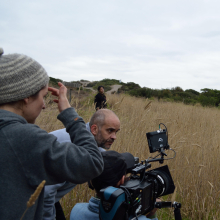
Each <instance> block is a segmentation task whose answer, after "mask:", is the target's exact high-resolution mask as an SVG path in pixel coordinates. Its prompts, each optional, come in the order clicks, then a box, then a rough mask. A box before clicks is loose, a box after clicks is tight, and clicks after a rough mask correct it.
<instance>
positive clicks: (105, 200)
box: [99, 130, 175, 220]
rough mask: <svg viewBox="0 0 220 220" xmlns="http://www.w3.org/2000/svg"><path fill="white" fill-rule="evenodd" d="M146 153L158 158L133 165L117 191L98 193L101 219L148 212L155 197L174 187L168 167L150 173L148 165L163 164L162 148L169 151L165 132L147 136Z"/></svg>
mask: <svg viewBox="0 0 220 220" xmlns="http://www.w3.org/2000/svg"><path fill="white" fill-rule="evenodd" d="M146 135H147V139H148V144H149V149H150V152H156V151H158V152H159V153H160V155H161V158H153V159H147V160H145V161H141V162H140V163H139V158H137V157H136V158H135V164H134V167H133V168H132V169H130V170H129V173H131V174H132V175H131V176H130V179H129V180H128V181H126V182H125V183H124V184H123V185H121V186H120V188H115V187H107V188H105V189H102V190H101V191H100V194H101V202H100V213H99V218H100V219H101V220H117V219H121V220H127V219H129V218H131V217H134V218H135V217H136V219H137V216H138V215H143V214H147V213H149V212H150V211H151V210H153V209H154V208H155V207H156V206H155V204H156V198H158V197H160V196H164V195H168V194H171V193H173V192H174V190H175V185H174V182H173V179H172V176H171V174H170V171H169V168H168V166H167V165H166V166H162V167H159V168H156V169H153V170H150V171H146V170H147V169H149V168H150V167H151V162H155V161H158V162H160V163H162V162H163V161H164V155H166V154H165V153H164V150H165V149H169V145H168V134H167V130H159V131H155V132H150V133H147V134H146Z"/></svg>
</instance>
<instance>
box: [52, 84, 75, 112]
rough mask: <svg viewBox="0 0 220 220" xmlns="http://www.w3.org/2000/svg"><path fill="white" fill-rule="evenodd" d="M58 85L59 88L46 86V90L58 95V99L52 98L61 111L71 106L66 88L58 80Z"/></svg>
mask: <svg viewBox="0 0 220 220" xmlns="http://www.w3.org/2000/svg"><path fill="white" fill-rule="evenodd" d="M58 86H59V87H60V89H55V88H53V87H48V91H50V92H51V94H52V95H54V96H57V97H58V99H54V100H53V101H54V102H56V103H58V109H59V111H60V112H62V111H63V110H65V109H67V108H70V107H71V106H70V103H69V101H68V99H67V96H66V94H67V88H66V87H65V86H64V85H63V84H62V83H61V82H58Z"/></svg>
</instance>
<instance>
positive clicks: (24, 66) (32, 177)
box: [0, 48, 103, 220]
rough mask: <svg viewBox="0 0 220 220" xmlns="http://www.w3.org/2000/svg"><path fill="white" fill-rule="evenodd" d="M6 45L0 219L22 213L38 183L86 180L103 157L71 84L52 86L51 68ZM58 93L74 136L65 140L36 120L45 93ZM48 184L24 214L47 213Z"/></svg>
mask: <svg viewBox="0 0 220 220" xmlns="http://www.w3.org/2000/svg"><path fill="white" fill-rule="evenodd" d="M3 53H4V52H3V49H2V48H0V195H1V199H0V219H4V220H6V219H20V218H21V216H22V214H23V213H24V211H25V209H26V206H27V201H28V200H29V198H30V196H31V195H32V194H33V193H34V191H35V189H36V188H37V186H38V185H39V184H40V183H41V182H42V180H46V184H50V185H51V184H57V183H60V182H63V181H69V182H72V183H75V184H80V183H84V182H87V181H89V180H90V179H92V178H94V177H96V176H98V175H99V174H100V173H101V172H102V170H103V159H102V156H101V153H100V151H99V149H98V147H97V144H96V141H95V140H94V137H93V135H92V134H91V133H90V132H88V130H87V129H86V125H85V123H84V121H83V119H82V118H81V117H80V116H79V115H78V114H77V113H76V111H75V109H74V108H71V106H70V104H69V102H68V99H67V96H66V93H67V88H66V87H65V86H64V85H63V84H62V83H58V85H59V87H60V88H59V89H55V88H52V87H48V82H49V77H48V75H47V73H46V71H45V69H44V68H43V67H42V66H41V65H40V64H39V63H38V62H37V61H35V60H34V59H32V58H30V57H28V56H26V55H22V54H8V55H3ZM48 91H49V92H51V93H52V95H55V96H57V99H55V100H54V101H55V102H56V103H57V106H58V109H59V112H60V114H58V116H57V118H58V119H59V120H60V121H61V122H62V123H63V124H64V126H65V127H66V131H67V132H68V133H69V135H70V137H71V140H72V142H65V143H59V142H58V141H56V137H55V136H54V135H51V134H48V133H47V132H46V131H45V130H42V129H41V128H39V127H38V126H37V125H35V124H34V123H35V120H36V119H37V117H38V116H39V114H40V113H41V111H42V109H45V108H46V106H45V103H44V98H45V96H46V95H47V94H48ZM43 202H44V190H42V192H41V194H40V195H39V197H38V199H37V200H36V202H35V204H34V205H33V206H32V207H30V208H29V209H28V210H27V212H26V213H25V215H24V218H23V220H30V219H31V220H40V219H42V218H43Z"/></svg>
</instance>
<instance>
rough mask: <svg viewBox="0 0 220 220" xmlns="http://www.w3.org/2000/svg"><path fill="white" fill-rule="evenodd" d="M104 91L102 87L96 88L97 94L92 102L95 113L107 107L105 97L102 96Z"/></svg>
mask: <svg viewBox="0 0 220 220" xmlns="http://www.w3.org/2000/svg"><path fill="white" fill-rule="evenodd" d="M104 91H105V90H104V86H99V87H98V94H97V95H96V96H95V100H94V103H95V109H96V111H97V110H99V109H102V108H106V107H107V103H106V96H105V94H104Z"/></svg>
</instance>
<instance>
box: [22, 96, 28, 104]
mask: <svg viewBox="0 0 220 220" xmlns="http://www.w3.org/2000/svg"><path fill="white" fill-rule="evenodd" d="M29 98H30V97H27V98H25V99H23V100H24V104H25V105H27V104H28V102H29Z"/></svg>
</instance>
